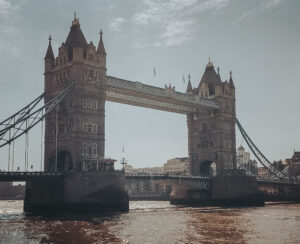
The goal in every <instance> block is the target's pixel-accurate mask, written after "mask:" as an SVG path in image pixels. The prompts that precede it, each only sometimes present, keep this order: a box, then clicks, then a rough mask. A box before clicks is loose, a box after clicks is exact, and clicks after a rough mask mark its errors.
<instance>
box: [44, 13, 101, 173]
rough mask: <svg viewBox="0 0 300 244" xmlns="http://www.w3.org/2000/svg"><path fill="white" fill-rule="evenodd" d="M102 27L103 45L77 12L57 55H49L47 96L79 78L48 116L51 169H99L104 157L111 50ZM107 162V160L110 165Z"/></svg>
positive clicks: (47, 162) (47, 158)
mask: <svg viewBox="0 0 300 244" xmlns="http://www.w3.org/2000/svg"><path fill="white" fill-rule="evenodd" d="M102 35H103V33H102V30H101V31H100V41H99V44H98V47H97V49H96V47H95V46H94V44H93V42H90V43H89V44H88V43H87V41H86V39H85V37H84V35H83V33H82V31H81V28H80V24H79V19H78V18H76V16H75V18H74V20H73V21H72V25H71V28H70V32H69V34H68V36H67V39H66V41H65V42H64V43H62V44H61V46H60V47H59V50H58V56H57V57H56V58H55V56H54V54H53V50H52V46H51V36H50V37H49V46H48V50H47V53H46V56H45V73H44V75H45V84H44V86H45V102H47V101H49V100H50V99H51V98H53V97H54V96H56V95H57V94H58V92H59V91H61V90H62V89H64V88H65V87H66V86H68V85H69V84H70V83H71V82H74V87H73V89H72V91H71V92H70V93H69V94H68V95H67V97H66V98H65V99H64V101H63V102H62V103H60V104H59V107H58V108H57V109H56V111H54V112H51V113H50V114H49V115H47V116H46V119H45V155H44V157H45V158H44V168H45V170H46V171H56V170H57V171H65V170H75V171H78V170H90V169H96V168H97V169H98V167H103V166H104V165H102V164H101V165H99V160H100V161H101V160H103V159H104V128H105V127H104V121H105V118H104V117H105V115H104V111H105V100H106V83H105V76H106V52H105V48H104V44H103V40H102ZM105 166H106V165H105Z"/></svg>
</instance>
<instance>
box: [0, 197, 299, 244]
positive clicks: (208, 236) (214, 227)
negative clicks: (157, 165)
mask: <svg viewBox="0 0 300 244" xmlns="http://www.w3.org/2000/svg"><path fill="white" fill-rule="evenodd" d="M22 208H23V201H0V243H5V244H9V243H66V244H71V243H80V244H84V243H137V244H141V243H300V204H267V205H266V206H265V207H249V208H220V207H197V208H192V207H178V206H172V205H170V204H169V203H168V202H160V201H133V202H130V211H129V213H121V214H107V215H102V216H97V215H81V216H78V215H76V216H75V215H74V216H57V217H51V218H49V217H45V216H44V217H40V216H39V217H38V216H25V215H24V213H23V211H22Z"/></svg>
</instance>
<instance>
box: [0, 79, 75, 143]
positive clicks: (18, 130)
mask: <svg viewBox="0 0 300 244" xmlns="http://www.w3.org/2000/svg"><path fill="white" fill-rule="evenodd" d="M73 86H74V82H72V83H70V85H69V86H68V87H66V88H65V89H64V90H62V91H60V92H58V94H57V95H56V96H55V97H53V98H51V99H50V100H49V101H48V102H47V103H46V104H45V105H44V106H42V107H40V108H38V109H37V110H35V111H34V107H35V106H36V105H37V103H38V100H35V102H32V103H31V105H32V106H29V105H28V106H26V107H25V108H24V109H22V110H20V111H19V112H20V114H18V113H16V114H14V115H13V116H10V117H9V118H8V119H6V120H4V121H2V122H1V123H0V148H1V147H3V146H5V145H7V144H9V143H11V142H12V141H14V140H16V139H17V138H19V137H20V136H22V135H23V134H25V133H27V132H28V131H29V130H30V129H31V128H33V127H34V126H35V125H36V124H38V123H39V122H40V121H41V120H43V119H44V118H45V116H46V115H47V114H48V113H50V112H51V111H52V110H53V109H54V108H55V107H56V106H57V105H58V104H59V103H60V102H61V101H62V99H63V98H64V97H65V96H66V95H67V94H68V93H69V91H70V89H71V88H73ZM42 96H43V97H44V94H42V95H41V96H40V97H39V99H40V100H39V101H41V98H42ZM25 109H26V111H25ZM43 110H45V112H44V113H42V112H43ZM14 116H15V117H14ZM13 120H14V121H15V122H14V123H12V121H13ZM27 120H30V122H28V121H27ZM26 123H27V126H26V128H25V129H24V127H25V124H26ZM2 126H4V128H3V127H2ZM1 127H2V129H1ZM12 128H14V129H15V130H14V133H13V135H12V136H11V138H8V139H7V138H4V137H5V136H6V137H8V136H7V135H6V134H7V133H8V132H9V130H10V129H12Z"/></svg>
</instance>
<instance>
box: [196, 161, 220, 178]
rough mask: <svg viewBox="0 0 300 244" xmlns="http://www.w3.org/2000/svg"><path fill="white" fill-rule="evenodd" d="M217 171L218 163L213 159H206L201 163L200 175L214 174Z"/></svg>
mask: <svg viewBox="0 0 300 244" xmlns="http://www.w3.org/2000/svg"><path fill="white" fill-rule="evenodd" d="M216 173H217V165H216V163H215V162H214V161H212V160H205V161H202V162H201V163H200V168H199V175H200V176H207V177H208V176H214V175H216Z"/></svg>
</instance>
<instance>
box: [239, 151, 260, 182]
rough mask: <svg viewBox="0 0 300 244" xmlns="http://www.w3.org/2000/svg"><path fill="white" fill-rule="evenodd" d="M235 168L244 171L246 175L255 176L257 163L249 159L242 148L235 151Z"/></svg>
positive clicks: (248, 154)
mask: <svg viewBox="0 0 300 244" xmlns="http://www.w3.org/2000/svg"><path fill="white" fill-rule="evenodd" d="M236 166H237V168H238V169H244V170H245V172H246V174H247V175H252V176H257V162H256V161H255V160H251V159H250V153H249V152H246V151H245V148H244V147H243V146H240V147H239V148H238V149H237V153H236Z"/></svg>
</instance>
